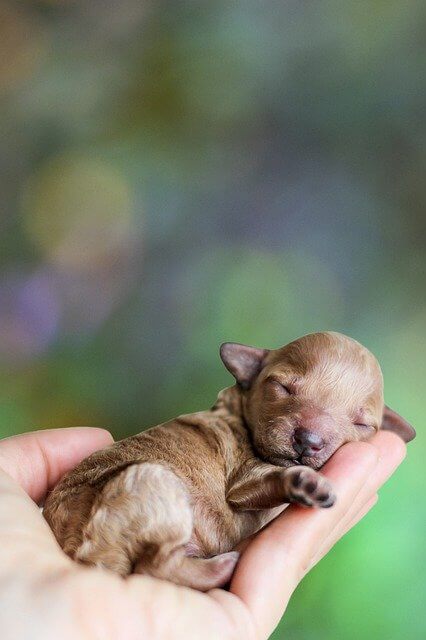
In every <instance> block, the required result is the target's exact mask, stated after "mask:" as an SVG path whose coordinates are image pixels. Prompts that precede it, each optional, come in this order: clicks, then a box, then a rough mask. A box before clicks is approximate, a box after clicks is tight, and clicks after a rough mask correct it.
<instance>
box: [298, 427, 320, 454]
mask: <svg viewBox="0 0 426 640" xmlns="http://www.w3.org/2000/svg"><path fill="white" fill-rule="evenodd" d="M323 447H324V440H323V439H322V438H321V436H319V435H318V434H317V433H314V432H313V431H309V429H304V428H303V427H298V428H297V429H296V430H295V432H294V434H293V448H294V450H295V451H296V453H298V454H299V455H305V456H314V455H315V454H316V453H318V451H321V449H322V448H323Z"/></svg>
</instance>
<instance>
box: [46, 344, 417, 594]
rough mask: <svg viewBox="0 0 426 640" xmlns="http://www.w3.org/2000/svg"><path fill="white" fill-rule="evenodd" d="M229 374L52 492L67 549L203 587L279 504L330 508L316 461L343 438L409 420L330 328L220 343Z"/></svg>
mask: <svg viewBox="0 0 426 640" xmlns="http://www.w3.org/2000/svg"><path fill="white" fill-rule="evenodd" d="M220 352H221V357H222V360H223V362H224V364H225V366H226V367H227V369H228V370H229V371H230V372H231V373H232V375H233V376H234V377H235V379H236V385H235V386H232V387H230V388H228V389H225V390H224V391H222V392H221V393H220V394H219V397H218V400H217V402H216V404H215V405H214V407H213V408H212V409H211V410H210V411H201V412H199V413H194V414H190V415H184V416H181V417H179V418H176V419H174V420H171V421H170V422H166V423H164V424H162V425H159V426H157V427H153V428H151V429H149V430H148V431H144V432H143V433H141V434H139V435H137V436H133V437H131V438H127V439H125V440H123V441H121V442H117V443H116V444H113V445H112V446H110V447H108V448H107V449H103V450H102V451H98V452H97V453H95V454H93V455H91V456H90V457H89V458H87V459H86V460H84V461H83V462H81V464H79V465H78V466H77V468H76V469H74V470H73V471H72V472H71V473H69V474H67V475H66V476H65V477H64V478H63V479H62V480H61V481H60V482H59V484H58V485H57V486H56V488H55V489H54V490H53V492H52V493H51V494H50V495H49V497H48V499H47V501H46V505H45V508H44V515H45V517H46V519H47V521H48V523H49V524H50V526H51V527H52V529H53V531H54V533H55V535H56V538H57V540H58V542H59V543H60V545H61V546H62V548H63V549H64V551H65V552H66V553H67V554H68V555H69V556H71V557H72V558H74V559H75V560H78V561H80V562H83V563H86V564H89V565H96V566H99V567H104V568H106V569H110V570H111V571H115V572H117V573H119V574H121V575H123V576H125V575H128V574H130V573H132V572H135V573H145V574H149V575H151V576H156V577H159V578H166V579H168V580H171V581H172V582H175V583H177V584H181V585H186V586H190V587H193V588H195V589H200V590H208V589H211V588H213V587H218V586H223V585H224V584H226V583H227V582H228V581H229V579H230V577H231V575H232V572H233V570H234V568H235V564H236V562H237V559H238V554H237V553H236V552H235V551H233V549H235V547H236V545H237V544H238V543H239V542H240V541H241V540H243V539H244V538H246V537H248V536H250V535H251V534H253V533H255V532H256V531H258V530H259V529H260V528H261V527H263V526H264V525H265V524H266V523H268V522H269V521H270V520H271V519H272V518H274V517H275V516H276V515H277V514H278V513H280V512H281V511H282V510H283V508H284V506H285V505H286V504H287V503H290V502H293V503H297V504H301V505H304V506H308V507H321V508H326V507H331V506H332V505H333V503H334V501H335V499H336V498H335V495H334V494H333V488H332V487H331V486H330V483H329V482H328V481H327V480H326V478H325V477H323V476H322V475H321V474H320V473H318V471H317V469H319V468H320V467H321V466H322V465H323V464H324V463H325V462H326V461H327V460H328V459H329V458H330V456H331V455H332V454H333V453H334V452H335V451H336V450H337V449H338V448H339V447H340V446H341V445H343V444H344V443H345V442H351V441H354V440H367V439H368V438H369V437H370V436H372V435H373V434H374V433H376V431H377V430H378V429H380V428H381V429H389V430H392V431H395V432H396V433H397V434H399V435H400V436H401V437H402V438H403V439H404V440H405V441H409V440H411V439H412V438H414V436H415V431H414V429H413V428H412V427H411V426H410V425H409V424H408V423H407V422H406V421H405V420H403V418H401V417H400V416H399V415H398V414H396V413H395V412H393V411H391V410H390V409H389V408H387V407H384V404H383V380H382V374H381V371H380V367H379V365H378V363H377V361H376V359H375V358H374V356H373V355H372V354H371V353H370V352H369V351H367V349H365V348H364V347H363V346H361V345H360V344H359V343H357V342H355V341H354V340H352V339H350V338H347V337H345V336H343V335H340V334H337V333H316V334H312V335H308V336H305V337H303V338H300V339H299V340H296V341H295V342H292V343H291V344H289V345H287V346H285V347H282V348H281V349H275V350H270V351H269V350H267V349H257V348H253V347H247V346H244V345H240V344H233V343H226V344H223V345H222V347H221V351H220Z"/></svg>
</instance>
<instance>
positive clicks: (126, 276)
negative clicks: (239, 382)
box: [0, 0, 426, 640]
mask: <svg viewBox="0 0 426 640" xmlns="http://www.w3.org/2000/svg"><path fill="white" fill-rule="evenodd" d="M0 99H1V114H0V115H1V125H0V203H1V208H0V435H1V436H8V435H11V434H15V433H19V432H23V431H28V430H30V429H37V428H49V427H60V426H70V425H77V424H84V425H93V426H97V425H99V426H106V427H109V428H110V429H111V430H112V432H113V434H114V436H115V437H116V438H120V437H123V436H127V435H129V434H132V433H135V432H137V431H139V430H140V429H141V428H143V427H146V426H149V425H152V424H155V423H158V422H160V421H163V420H165V419H167V418H170V417H172V416H174V415H177V414H179V413H186V412H190V411H192V410H199V409H203V408H207V407H209V406H210V405H211V404H212V402H213V401H214V399H215V396H216V393H217V391H218V390H219V389H221V388H222V387H224V386H227V385H228V384H230V383H231V378H230V376H229V375H228V374H227V373H226V371H225V370H224V368H223V366H221V363H220V360H219V357H218V346H219V344H220V342H222V341H225V340H236V341H239V342H247V343H249V344H254V345H257V346H264V347H277V346H279V345H282V344H285V343H286V342H288V341H289V340H291V339H293V338H295V337H297V336H299V335H301V334H304V333H306V332H310V331H315V330H324V329H333V330H337V331H343V332H345V333H347V334H349V335H351V336H353V337H355V338H357V339H359V340H360V341H361V342H363V343H364V344H365V345H366V346H368V347H369V348H370V349H371V350H372V351H373V352H374V353H375V354H376V355H377V356H378V358H379V360H380V362H381V363H382V366H383V370H384V375H385V382H386V398H387V401H388V403H389V404H391V405H392V406H393V407H394V408H395V409H397V410H398V411H400V412H401V413H402V414H404V416H406V417H407V418H408V419H409V420H410V421H411V422H412V423H413V424H414V425H415V426H416V427H417V429H418V434H419V435H418V438H417V440H415V442H414V443H412V444H411V445H410V447H409V454H408V458H407V460H406V462H405V463H404V465H403V467H402V468H401V469H400V470H399V471H398V473H397V474H396V476H395V477H394V478H393V479H392V480H391V482H389V484H388V485H387V487H386V488H385V489H384V490H383V491H382V493H381V498H380V500H379V503H378V506H377V507H376V508H375V510H374V511H373V512H372V513H371V514H370V515H369V516H368V517H367V518H366V519H365V521H364V522H363V523H362V524H360V525H359V526H358V527H357V528H356V530H355V531H353V532H352V533H351V534H350V535H348V536H347V538H346V539H345V540H344V541H343V542H341V543H340V544H339V545H338V546H337V547H336V548H335V549H334V550H333V551H332V552H331V553H330V554H329V556H328V557H327V559H326V560H324V561H323V562H322V563H321V564H320V566H319V567H317V568H316V569H315V570H314V571H313V572H312V573H311V574H310V575H309V576H308V577H307V578H306V579H305V581H304V582H303V583H302V585H301V586H300V587H299V589H298V591H297V593H296V595H295V597H294V598H293V600H292V602H291V604H290V607H289V609H288V611H287V613H286V615H285V618H284V619H283V620H282V622H281V624H280V626H279V628H278V629H277V631H276V632H275V634H274V636H273V637H274V639H275V640H278V639H281V638H289V639H291V640H310V639H314V638H315V640H322V639H324V640H329V639H330V638H333V639H334V638H338V639H339V640H352V639H353V640H359V639H360V638H362V639H364V638H375V640H385V639H386V640H397V639H398V640H399V639H400V638H405V639H407V640H415V639H416V640H417V639H420V638H425V637H426V619H425V618H426V616H425V597H426V588H425V574H426V560H425V546H426V545H425V525H426V502H425V499H424V494H423V491H424V489H425V483H424V482H425V463H424V459H425V455H426V438H425V434H424V425H423V422H424V417H425V409H424V406H423V403H424V395H425V394H424V380H425V374H426V365H425V362H426V341H425V326H426V287H425V276H426V254H425V239H426V215H425V205H426V179H425V173H426V126H425V107H426V5H425V3H424V2H423V1H421V0H404V2H401V1H400V0H398V1H397V0H369V1H368V2H367V1H363V0H353V1H342V0H340V1H338V0H335V1H329V2H322V1H318V2H313V1H312V0H311V1H308V0H289V1H286V2H254V1H250V0H246V2H221V1H217V2H210V3H195V2H190V1H188V2H172V1H170V2H165V1H157V2H141V1H140V0H120V2H101V1H99V0H91V1H90V2H87V1H86V2H77V1H74V2H71V1H69V2H54V1H50V2H48V1H45V2H0Z"/></svg>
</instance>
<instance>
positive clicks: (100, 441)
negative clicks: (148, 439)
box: [0, 427, 112, 502]
mask: <svg viewBox="0 0 426 640" xmlns="http://www.w3.org/2000/svg"><path fill="white" fill-rule="evenodd" d="M111 442H112V436H111V434H110V433H109V432H108V431H106V430H105V429H95V428H90V427H72V428H69V429H51V430H46V431H35V432H33V433H26V434H24V435H20V436H13V437H11V438H6V439H5V440H2V441H0V468H1V469H3V471H5V472H6V473H8V474H9V475H10V476H11V477H12V478H13V479H14V480H16V482H18V483H19V484H20V486H21V487H22V488H23V489H24V491H26V492H27V493H28V495H29V496H31V498H32V499H33V500H35V501H36V502H39V501H40V500H41V499H42V498H43V497H44V496H45V495H46V493H47V492H48V491H49V490H50V489H51V488H52V487H54V486H55V484H56V483H57V482H58V480H59V479H60V478H61V477H62V476H63V475H64V473H66V472H67V471H69V470H70V469H73V468H74V467H75V466H76V465H77V464H78V463H79V462H80V461H81V460H82V459H83V458H85V457H87V456H88V455H90V454H91V453H93V452H94V451H97V450H98V449H101V448H103V447H105V446H107V445H109V444H111Z"/></svg>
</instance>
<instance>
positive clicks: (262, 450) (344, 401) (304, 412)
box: [220, 332, 415, 469]
mask: <svg viewBox="0 0 426 640" xmlns="http://www.w3.org/2000/svg"><path fill="white" fill-rule="evenodd" d="M220 353H221V358H222V360H223V362H224V364H225V366H226V368H227V369H228V370H229V371H230V372H231V373H232V375H233V376H234V377H235V379H236V381H237V383H238V385H239V387H240V389H241V394H242V398H243V411H244V417H245V420H246V422H247V425H248V427H249V429H250V431H251V434H252V439H253V444H254V446H255V449H256V451H257V453H258V455H259V456H260V457H261V458H262V459H264V460H267V461H269V462H272V463H273V464H277V465H280V464H282V465H285V464H286V461H288V460H292V461H293V463H294V464H304V465H308V466H310V467H312V468H314V469H318V468H319V467H321V466H322V465H323V464H324V463H325V462H326V461H327V460H328V459H329V458H330V456H331V455H332V454H333V453H334V452H335V451H336V450H337V449H338V448H339V447H340V446H341V445H342V444H344V443H345V442H350V441H353V440H367V439H368V438H369V437H371V436H372V435H373V434H374V433H376V431H377V430H378V429H380V428H381V429H388V430H390V431H394V432H396V433H397V434H398V435H399V436H401V437H402V438H403V439H404V440H405V441H406V442H408V441H409V440H412V439H413V438H414V436H415V431H414V429H413V428H412V427H411V426H410V425H409V424H408V423H407V422H406V421H405V420H404V419H403V418H401V417H400V416H399V415H398V414H397V413H395V412H394V411H392V410H391V409H389V408H388V407H385V406H384V402H383V377H382V373H381V370H380V366H379V364H378V362H377V360H376V358H375V357H374V356H373V355H372V354H371V353H370V352H369V351H368V350H367V349H366V348H365V347H363V346H362V345H361V344H359V343H358V342H356V341H355V340H352V339H351V338H348V337H346V336H343V335H341V334H338V333H332V332H329V333H328V332H327V333H314V334H311V335H307V336H304V337H302V338H299V339H298V340H296V341H294V342H292V343H290V344H288V345H286V346H285V347H282V348H281V349H275V350H267V349H256V348H254V347H247V346H244V345H240V344H235V343H225V344H223V345H222V346H221V351H220Z"/></svg>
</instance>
